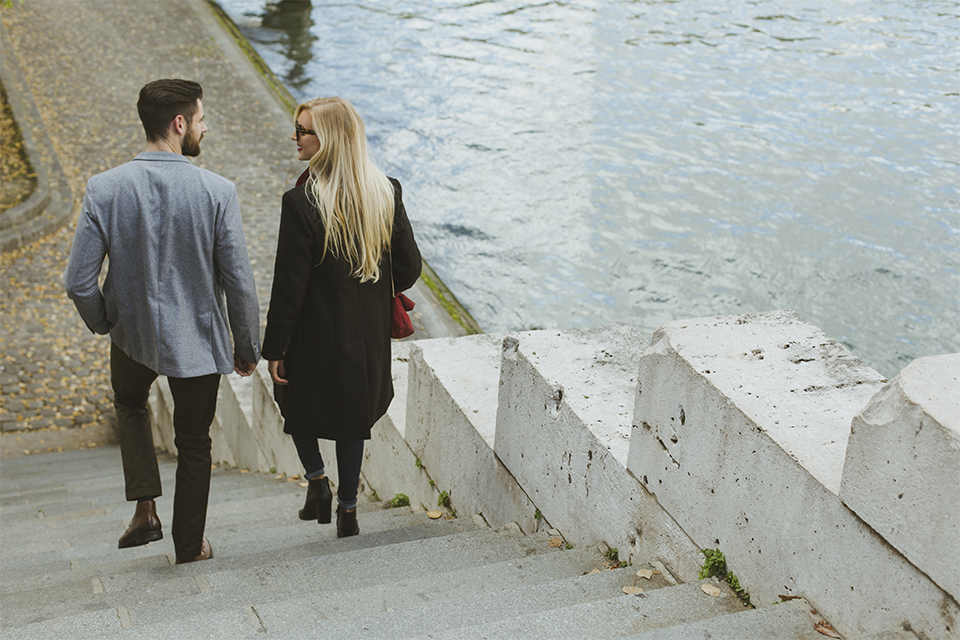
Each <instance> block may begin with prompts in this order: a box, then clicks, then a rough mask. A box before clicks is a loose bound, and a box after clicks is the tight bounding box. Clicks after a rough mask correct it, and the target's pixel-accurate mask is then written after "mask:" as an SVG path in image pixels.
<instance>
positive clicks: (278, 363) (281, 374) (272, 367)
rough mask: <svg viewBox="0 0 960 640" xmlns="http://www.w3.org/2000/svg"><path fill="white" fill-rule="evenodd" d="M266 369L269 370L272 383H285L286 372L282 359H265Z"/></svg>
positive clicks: (281, 384)
mask: <svg viewBox="0 0 960 640" xmlns="http://www.w3.org/2000/svg"><path fill="white" fill-rule="evenodd" d="M267 369H269V371H270V377H271V378H273V382H274V384H279V385H280V386H283V385H285V384H287V379H286V375H287V372H286V371H284V370H283V360H269V361H267Z"/></svg>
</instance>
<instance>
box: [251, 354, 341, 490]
mask: <svg viewBox="0 0 960 640" xmlns="http://www.w3.org/2000/svg"><path fill="white" fill-rule="evenodd" d="M250 378H251V380H252V388H253V393H252V394H251V395H252V397H251V416H252V418H251V427H252V434H253V437H254V439H255V441H256V443H257V446H258V448H259V449H260V452H261V455H263V460H264V463H263V464H264V466H265V467H266V468H265V469H260V470H261V471H269V470H270V469H271V468H273V469H276V471H277V473H282V474H284V475H288V476H296V475H300V474H302V473H303V467H302V466H301V465H300V457H299V456H298V455H297V448H296V447H295V446H294V444H293V439H292V438H291V437H290V436H288V435H287V434H285V433H284V432H283V416H281V415H280V407H278V406H277V402H276V400H274V399H273V380H272V379H271V378H270V372H269V371H268V370H267V361H266V360H261V361H260V363H259V364H258V365H257V369H256V371H254V372H253V375H252V376H250ZM321 442H323V441H321ZM320 453H321V455H322V456H323V461H324V464H325V469H324V471H325V472H326V474H327V475H328V476H330V477H331V478H333V479H336V477H337V476H336V466H335V464H336V457H335V456H331V455H330V452H329V451H327V450H325V449H324V447H322V446H321V448H320ZM328 461H329V462H332V463H333V464H332V465H331V464H327V463H328Z"/></svg>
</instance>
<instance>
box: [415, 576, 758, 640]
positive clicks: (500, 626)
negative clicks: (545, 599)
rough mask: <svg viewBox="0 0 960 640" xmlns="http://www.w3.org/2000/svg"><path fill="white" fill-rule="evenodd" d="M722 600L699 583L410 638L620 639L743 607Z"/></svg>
mask: <svg viewBox="0 0 960 640" xmlns="http://www.w3.org/2000/svg"><path fill="white" fill-rule="evenodd" d="M716 584H717V586H719V587H720V588H721V589H722V596H723V597H720V598H715V597H711V596H708V595H707V594H705V593H704V592H703V590H702V589H701V588H700V585H699V584H697V583H690V584H680V585H677V586H674V587H669V588H665V589H656V590H654V591H650V592H646V591H645V592H644V593H642V594H639V595H626V594H622V593H621V594H620V595H618V596H614V597H611V598H608V599H606V600H598V601H594V602H589V603H583V604H576V605H573V606H567V607H563V608H560V609H551V610H549V611H542V612H540V613H533V614H527V615H520V616H517V617H513V618H508V619H505V620H498V621H496V622H489V623H486V624H481V625H474V626H470V627H463V628H459V629H448V630H446V631H439V632H436V633H430V634H422V635H418V636H411V640H413V639H414V638H415V639H416V640H427V639H428V638H429V639H430V640H454V639H459V638H485V639H487V640H516V639H517V638H523V639H524V640H555V639H556V638H591V639H595V640H600V639H604V638H620V637H623V636H629V635H631V634H637V633H640V632H643V631H648V630H654V629H661V628H664V627H670V626H674V625H679V624H686V623H689V622H694V621H697V620H707V619H711V618H716V617H718V616H723V615H727V614H730V613H736V612H739V611H742V610H743V606H742V605H741V604H740V601H739V600H738V599H737V597H736V595H735V594H734V593H733V592H732V591H730V589H729V587H726V586H725V583H716Z"/></svg>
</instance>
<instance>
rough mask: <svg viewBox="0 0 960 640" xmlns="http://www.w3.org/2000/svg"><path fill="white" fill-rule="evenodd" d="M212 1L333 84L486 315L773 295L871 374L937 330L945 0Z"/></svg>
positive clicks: (941, 322) (449, 270)
mask: <svg viewBox="0 0 960 640" xmlns="http://www.w3.org/2000/svg"><path fill="white" fill-rule="evenodd" d="M220 1H221V4H222V5H223V6H224V8H225V9H226V10H227V11H228V13H230V14H231V16H232V17H233V19H234V20H235V21H236V22H237V24H238V25H239V26H240V27H241V29H242V30H243V32H244V34H245V35H246V36H247V37H248V38H249V39H250V40H251V42H253V43H254V45H255V46H256V47H257V49H258V51H259V52H260V54H261V55H262V56H263V58H264V59H265V60H266V61H267V63H268V64H269V65H270V66H271V68H272V69H273V70H274V71H275V72H276V74H277V75H278V76H279V77H280V78H281V79H282V80H283V81H284V82H285V83H286V84H287V86H288V87H289V88H290V90H291V91H292V92H293V94H294V95H295V96H296V97H298V98H302V99H306V98H311V97H316V96H319V95H339V96H342V97H345V98H348V99H349V100H351V101H352V102H353V103H354V104H355V105H356V106H357V108H358V110H359V111H360V113H361V115H362V116H363V117H364V120H365V121H366V123H367V131H368V135H369V137H370V139H371V141H372V144H373V153H374V156H375V158H376V160H377V161H378V162H379V163H380V164H381V166H383V167H384V169H385V170H386V171H387V173H388V174H390V175H394V176H396V177H398V178H399V179H400V180H401V182H402V183H403V184H404V201H405V203H406V204H407V209H408V212H409V213H410V217H411V219H412V220H413V223H414V228H415V230H416V232H417V234H418V238H419V240H420V243H421V248H422V249H423V252H424V255H425V257H426V258H427V260H428V261H429V262H430V264H431V266H433V267H434V269H435V270H436V271H437V272H438V274H439V275H440V277H441V278H443V280H444V281H445V282H446V283H447V285H448V286H449V287H450V288H451V289H452V290H453V292H454V293H455V294H456V295H457V297H458V298H459V299H460V300H461V302H463V303H464V305H465V306H466V307H467V308H468V309H469V310H470V312H471V313H472V314H473V316H474V317H475V318H476V319H477V321H478V322H479V323H480V325H481V326H482V327H483V328H484V329H485V330H486V331H490V332H492V331H503V330H513V329H528V328H533V327H561V328H567V327H587V326H598V325H601V324H605V323H610V322H627V323H631V324H634V325H637V326H639V327H641V328H642V329H643V330H644V332H645V334H646V335H647V336H648V337H649V335H650V334H651V333H652V332H653V331H654V330H655V329H656V328H657V327H658V326H659V325H660V324H662V323H664V322H666V321H669V320H674V319H680V318H690V317H701V316H715V315H727V314H735V313H746V312H754V311H765V310H769V309H780V308H789V309H795V310H796V311H797V312H799V313H800V314H801V315H802V316H804V317H805V318H807V319H808V320H810V321H811V322H813V323H814V324H816V325H817V326H819V327H820V328H821V329H823V330H824V331H825V332H826V333H827V335H829V336H830V337H832V338H835V339H837V340H839V341H841V342H843V343H844V344H846V345H847V346H848V347H850V348H851V349H852V350H853V352H854V353H856V354H857V355H858V356H860V357H861V358H862V359H863V360H864V361H865V362H867V363H868V364H870V365H871V366H873V367H874V368H876V369H877V370H879V371H880V372H881V373H883V374H884V375H887V376H893V375H896V374H897V373H898V372H899V371H900V369H902V368H903V367H904V366H905V365H906V364H908V363H909V362H910V361H912V360H913V359H914V358H916V357H920V356H924V355H934V354H940V353H947V352H955V351H960V337H958V336H960V180H958V176H960V146H958V145H960V125H958V123H960V117H958V116H960V75H958V67H960V64H958V51H960V35H958V34H960V30H958V26H960V20H958V17H960V8H958V5H957V3H955V2H936V1H926V2H921V1H913V2H911V1H906V0H903V1H898V2H895V1H883V0H860V1H856V0H847V1H844V0H829V1H826V0H823V1H818V0H792V1H791V0H768V1H766V0H757V1H753V2H749V1H743V0H712V1H710V2H706V1H702V0H691V1H687V0H677V1H652V0H651V1H632V2H631V1H626V0H611V1H609V2H590V1H584V2H532V3H531V2H523V1H518V0H479V1H474V2H454V1H451V0H435V1H431V2H427V1H423V0H420V1H417V0H392V1H391V2H382V1H373V0H368V1H367V2H351V3H334V2H321V1H319V0H314V1H313V2H312V4H311V3H310V2H302V1H291V0H283V1H281V2H265V1H263V0H220ZM291 153H293V150H292V149H291ZM278 206H279V205H278Z"/></svg>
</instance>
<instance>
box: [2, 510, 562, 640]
mask: <svg viewBox="0 0 960 640" xmlns="http://www.w3.org/2000/svg"><path fill="white" fill-rule="evenodd" d="M451 522H452V521H451ZM433 524H441V523H433ZM447 524H449V523H447ZM365 537H366V538H368V539H367V540H364V538H365ZM373 537H376V534H370V535H368V536H364V535H361V536H357V537H354V538H347V539H344V540H338V541H335V542H331V543H330V544H326V545H323V546H321V547H316V546H311V548H310V549H309V554H308V555H303V556H302V557H299V558H296V559H287V560H285V561H283V562H279V563H272V564H271V563H269V562H267V561H266V559H265V558H261V557H254V558H252V559H251V558H249V557H248V558H247V561H246V562H245V564H246V567H243V566H231V565H232V564H236V563H232V562H230V559H229V558H228V559H221V558H219V557H217V555H216V550H215V556H214V558H213V559H212V560H209V561H206V562H203V563H198V564H191V565H181V566H166V567H164V566H162V565H161V564H159V563H157V564H155V565H153V566H152V567H151V568H150V571H149V575H147V576H142V577H143V578H144V579H145V580H146V582H144V586H143V587H141V588H139V589H138V588H133V587H128V588H124V589H123V590H122V591H119V592H113V591H112V587H113V586H115V585H109V587H110V588H108V589H104V593H102V594H88V595H86V596H83V597H82V598H80V600H77V599H76V598H77V595H78V594H77V587H76V586H75V585H74V586H72V587H71V596H72V598H73V600H72V602H71V603H70V604H69V605H68V603H66V602H65V603H64V606H72V607H74V608H73V609H70V610H64V609H62V608H61V609H59V610H58V613H60V612H62V613H67V614H68V615H66V617H62V618H61V617H58V618H56V619H50V620H45V621H36V622H34V623H33V624H28V625H26V626H25V627H23V629H24V630H25V634H26V635H24V637H43V634H45V633H51V632H53V630H55V629H60V628H63V627H62V623H63V621H67V622H68V624H69V625H71V626H73V625H80V626H81V627H82V626H83V625H86V624H90V625H92V628H94V629H96V632H95V633H93V634H90V635H84V634H83V632H81V631H77V632H75V633H71V635H70V637H72V638H74V637H75V638H83V637H103V633H104V630H103V627H102V626H101V625H102V624H103V620H104V619H103V617H102V616H101V615H99V613H98V611H99V610H117V609H120V608H122V609H124V610H125V611H126V612H127V613H126V614H125V615H126V617H127V619H128V620H129V621H130V624H131V625H133V626H136V627H137V628H138V629H141V630H142V631H143V633H147V630H148V629H153V628H155V625H160V626H161V627H162V626H163V625H164V624H167V623H169V624H172V625H174V626H179V627H180V628H183V624H184V622H183V621H184V620H186V619H189V618H192V617H196V621H197V625H201V626H202V625H204V624H206V623H207V621H210V620H220V619H221V618H230V615H231V612H234V613H235V612H237V611H242V608H243V607H244V606H246V605H247V604H249V603H250V602H258V601H265V602H272V601H277V600H282V599H289V598H294V597H297V596H300V595H302V590H303V589H304V588H305V587H307V588H308V587H309V585H313V584H329V583H336V584H337V585H338V590H349V589H363V588H371V587H374V586H375V585H377V584H380V583H383V582H391V581H392V582H396V581H397V580H400V579H408V580H416V579H417V577H418V576H419V575H423V574H425V573H430V572H433V571H434V569H433V567H434V566H442V567H445V568H447V569H449V570H450V571H458V570H460V569H462V568H465V567H473V566H477V565H483V564H489V563H496V562H503V561H505V560H507V559H512V558H516V557H523V558H525V557H528V556H529V555H535V554H540V553H542V554H554V553H561V552H559V551H557V550H555V549H551V548H550V547H549V546H548V545H547V544H546V538H545V537H543V536H540V537H527V536H511V535H503V534H502V533H498V532H494V531H491V530H473V531H465V532H464V533H462V534H460V535H457V536H445V537H442V538H432V539H423V538H422V534H421V535H419V536H418V539H416V540H413V541H410V542H402V543H392V544H391V543H388V542H386V541H382V540H381V541H380V543H379V544H374V545H373V546H372V547H370V545H371V544H372V542H371V540H369V538H373ZM344 567H349V568H350V571H349V574H345V571H344ZM115 573H116V572H110V574H115ZM189 578H194V580H195V581H196V584H195V585H194V584H191V582H190V580H189ZM146 585H154V586H153V587H150V586H146ZM159 585H162V586H159ZM104 586H108V585H104ZM187 596H189V597H187ZM153 598H157V600H156V601H153ZM171 598H172V599H173V600H171ZM171 607H173V608H171ZM78 609H79V610H80V611H84V612H85V613H75V614H72V613H73V612H75V611H77V610H78ZM34 610H36V608H34ZM91 610H93V611H91ZM71 614H72V615H71ZM5 615H6V616H10V617H9V619H10V621H11V622H10V623H8V624H14V623H15V622H18V621H20V620H22V619H23V618H27V616H26V615H25V614H24V615H21V616H20V617H19V618H16V619H15V618H13V617H12V615H11V614H9V613H8V612H6V611H5ZM171 617H175V618H176V620H177V622H176V623H170V622H169V621H170V620H171ZM27 619H29V618H27ZM158 628H159V627H158ZM190 628H191V629H193V630H194V631H196V629H195V627H194V625H193V623H192V622H191V624H190ZM19 631H20V629H18V632H19ZM115 631H117V632H119V631H120V627H118V628H117V629H115ZM138 633H139V632H138ZM150 633H152V631H150ZM31 634H33V635H31ZM159 635H161V636H162V635H163V633H159ZM139 637H148V636H145V635H142V634H141V635H140V636H139ZM151 637H152V636H151ZM157 637H159V636H157ZM191 637H203V636H202V635H195V636H191ZM211 637H232V636H230V635H214V636H211Z"/></svg>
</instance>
